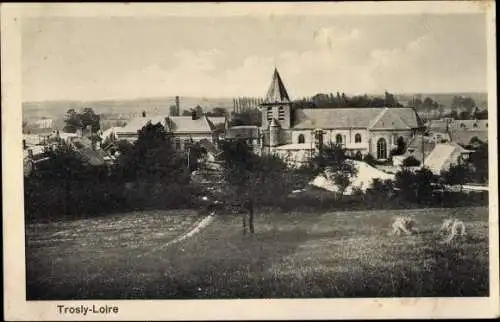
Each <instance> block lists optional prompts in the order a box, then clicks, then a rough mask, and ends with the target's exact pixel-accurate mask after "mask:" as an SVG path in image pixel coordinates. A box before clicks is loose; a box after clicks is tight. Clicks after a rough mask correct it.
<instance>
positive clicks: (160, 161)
mask: <svg viewBox="0 0 500 322" xmlns="http://www.w3.org/2000/svg"><path fill="white" fill-rule="evenodd" d="M138 134H139V136H138V139H137V141H135V143H134V145H133V147H132V148H131V149H128V150H125V151H124V152H123V154H122V155H120V157H119V158H118V160H117V167H118V172H119V173H120V174H121V175H122V176H123V177H124V178H127V179H128V180H130V181H135V180H140V181H145V182H158V181H162V182H178V183H186V182H187V181H186V180H187V178H188V174H187V171H186V170H187V169H186V166H185V164H186V163H185V162H184V159H183V158H182V157H181V156H180V155H178V154H177V153H176V152H175V150H174V148H173V147H172V139H171V138H170V137H169V136H168V135H167V133H166V132H165V129H164V128H163V126H162V125H161V124H155V125H153V124H151V123H148V124H147V125H146V126H144V127H143V128H142V129H141V130H139V133H138Z"/></svg>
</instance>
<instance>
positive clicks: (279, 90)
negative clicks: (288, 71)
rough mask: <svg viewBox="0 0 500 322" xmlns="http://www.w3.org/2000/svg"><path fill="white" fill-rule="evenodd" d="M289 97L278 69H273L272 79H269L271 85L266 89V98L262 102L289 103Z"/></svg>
mask: <svg viewBox="0 0 500 322" xmlns="http://www.w3.org/2000/svg"><path fill="white" fill-rule="evenodd" d="M289 102H290V97H289V96H288V93H287V91H286V88H285V85H284V84H283V81H282V80H281V76H280V74H279V72H278V69H276V68H275V69H274V74H273V79H272V81H271V86H269V89H268V90H267V94H266V98H265V99H264V103H289Z"/></svg>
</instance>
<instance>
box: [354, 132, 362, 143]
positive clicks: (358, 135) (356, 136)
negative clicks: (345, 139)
mask: <svg viewBox="0 0 500 322" xmlns="http://www.w3.org/2000/svg"><path fill="white" fill-rule="evenodd" d="M354 143H361V134H359V133H356V135H355V136H354Z"/></svg>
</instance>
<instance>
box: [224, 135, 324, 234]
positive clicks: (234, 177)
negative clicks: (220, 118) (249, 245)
mask: <svg viewBox="0 0 500 322" xmlns="http://www.w3.org/2000/svg"><path fill="white" fill-rule="evenodd" d="M222 151H223V152H222V158H223V161H224V167H223V177H224V181H225V184H224V185H223V187H221V190H222V191H223V199H224V200H226V201H227V202H228V203H230V204H237V205H239V206H240V208H243V209H244V210H245V211H246V212H245V214H244V215H243V233H244V234H245V233H246V229H247V226H246V224H247V222H248V228H249V231H250V233H254V232H255V227H254V207H255V206H258V205H275V204H277V203H279V202H280V201H283V200H284V199H285V198H287V197H288V195H289V193H290V192H291V191H292V190H293V189H295V188H297V186H301V185H302V187H303V185H304V184H305V183H306V182H309V181H310V180H311V178H312V177H313V176H314V172H313V171H312V168H311V167H310V166H309V165H307V166H304V167H299V168H291V167H287V165H286V163H285V162H284V160H282V159H281V158H279V157H278V156H275V155H263V156H259V155H256V154H254V153H253V152H252V151H251V150H250V148H249V147H248V146H247V145H246V144H245V142H244V141H239V140H237V141H232V142H224V143H223V144H222ZM264 187H265V188H264ZM247 215H248V218H247ZM247 219H248V220H247Z"/></svg>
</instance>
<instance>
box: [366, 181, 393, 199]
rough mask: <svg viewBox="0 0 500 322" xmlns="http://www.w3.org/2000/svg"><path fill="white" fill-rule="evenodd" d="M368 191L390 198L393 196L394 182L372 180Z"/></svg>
mask: <svg viewBox="0 0 500 322" xmlns="http://www.w3.org/2000/svg"><path fill="white" fill-rule="evenodd" d="M368 191H369V193H371V194H376V195H378V196H383V197H390V196H392V195H393V194H394V182H393V181H392V180H389V179H387V180H381V179H379V178H374V179H373V180H372V183H371V185H370V188H369V189H368Z"/></svg>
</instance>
